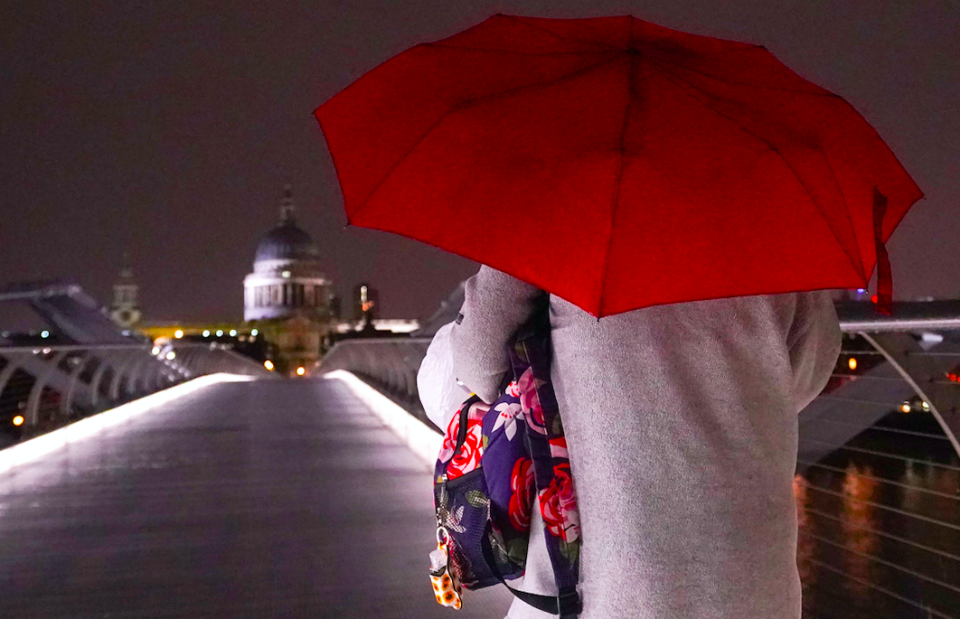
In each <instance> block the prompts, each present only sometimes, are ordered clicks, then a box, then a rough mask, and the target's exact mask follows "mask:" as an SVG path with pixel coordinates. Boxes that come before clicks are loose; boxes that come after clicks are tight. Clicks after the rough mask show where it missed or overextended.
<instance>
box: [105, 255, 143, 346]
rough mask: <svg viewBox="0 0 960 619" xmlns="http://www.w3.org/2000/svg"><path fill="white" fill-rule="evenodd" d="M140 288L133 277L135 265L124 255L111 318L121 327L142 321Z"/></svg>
mask: <svg viewBox="0 0 960 619" xmlns="http://www.w3.org/2000/svg"><path fill="white" fill-rule="evenodd" d="M139 289H140V287H139V286H138V285H137V282H136V280H135V279H134V278H133V267H131V266H130V264H129V260H128V258H127V257H126V256H124V261H123V267H122V268H121V269H120V275H119V276H118V277H117V280H116V282H114V284H113V303H112V304H111V305H110V318H112V319H113V322H115V323H117V324H118V325H120V326H121V327H124V328H130V327H132V326H134V325H136V324H137V323H138V322H140V316H141V311H140V303H139V301H138V299H137V294H138V292H139Z"/></svg>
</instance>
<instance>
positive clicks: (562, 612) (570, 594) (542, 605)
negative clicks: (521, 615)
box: [480, 536, 583, 619]
mask: <svg viewBox="0 0 960 619" xmlns="http://www.w3.org/2000/svg"><path fill="white" fill-rule="evenodd" d="M480 546H481V548H482V550H483V558H484V559H485V560H486V562H487V565H489V566H490V568H491V571H492V572H493V575H494V576H496V577H497V580H499V581H500V582H501V583H502V584H503V586H505V587H506V588H507V589H509V590H510V593H512V594H513V595H514V596H515V597H516V598H517V599H519V600H520V601H521V602H524V603H526V604H529V605H530V606H533V607H534V608H536V609H537V610H539V611H541V612H545V613H547V614H550V615H557V616H559V618H560V619H576V618H577V616H578V615H579V614H580V613H581V612H582V610H583V608H582V606H583V605H582V603H581V601H580V594H579V593H578V592H577V588H576V586H575V585H574V586H573V587H570V586H567V587H564V588H563V589H560V595H558V596H557V597H554V596H552V595H540V594H539V593H530V592H528V591H520V590H519V589H514V588H513V587H511V586H510V585H509V584H507V581H506V580H505V579H504V578H503V576H501V575H500V572H499V571H498V570H497V567H496V566H497V563H496V561H495V560H494V558H493V551H492V550H491V549H490V544H489V543H488V542H487V541H486V536H484V539H483V541H482V542H481V543H480Z"/></svg>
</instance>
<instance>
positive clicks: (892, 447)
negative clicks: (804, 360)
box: [320, 301, 960, 619]
mask: <svg viewBox="0 0 960 619" xmlns="http://www.w3.org/2000/svg"><path fill="white" fill-rule="evenodd" d="M895 311H896V315H895V316H893V317H884V316H878V315H876V313H875V311H874V309H873V306H872V305H870V304H862V303H860V304H856V303H848V304H843V303H839V304H838V305H837V313H838V316H839V317H840V325H841V329H842V330H843V332H844V339H843V345H842V350H841V354H840V357H839V359H838V360H837V365H836V368H835V370H834V372H833V376H832V378H831V380H830V382H829V383H828V385H827V387H826V388H825V389H824V391H823V392H822V393H821V394H820V396H819V397H818V398H817V399H816V400H814V402H813V403H811V404H810V406H808V407H807V408H806V409H804V410H803V411H802V412H801V413H800V417H799V426H800V427H799V430H800V439H799V452H798V461H797V477H796V480H795V495H796V499H797V504H798V516H799V522H800V527H799V542H798V563H799V566H800V572H801V575H802V577H803V582H804V606H805V607H808V608H807V610H808V611H810V613H811V616H832V615H833V614H836V613H839V616H844V613H843V610H842V607H843V606H847V607H848V610H849V612H850V616H853V615H854V614H855V613H856V612H858V610H859V609H862V608H868V607H869V606H868V605H869V604H880V605H881V606H882V608H883V609H884V611H883V612H881V613H880V614H879V615H878V617H894V616H896V617H909V616H916V617H923V618H925V619H926V618H928V617H938V618H956V617H960V611H958V609H960V442H958V437H960V302H957V301H943V302H929V303H900V304H897V306H896V308H895ZM429 344H430V338H419V339H417V338H409V339H357V340H346V341H342V342H339V343H337V344H336V345H335V346H334V347H333V348H332V349H331V350H330V351H329V352H328V353H327V355H326V356H325V357H324V358H323V360H322V361H321V363H320V371H321V372H328V371H332V370H340V369H343V370H348V371H351V372H353V373H355V374H357V375H358V376H359V377H361V378H363V379H364V380H366V381H367V382H369V383H370V384H372V385H373V386H374V387H376V388H378V389H379V390H380V391H382V392H383V393H384V394H386V395H388V396H390V397H391V398H392V399H393V400H394V401H396V402H397V403H398V404H400V405H401V406H403V407H404V408H405V409H406V410H407V411H409V412H410V413H411V414H413V415H414V416H416V417H418V418H420V419H423V418H424V414H423V410H422V407H421V405H420V402H419V397H418V394H417V383H416V375H417V371H418V370H419V367H420V363H421V361H422V360H423V357H424V356H425V354H426V350H427V347H428V346H429ZM426 423H427V424H428V425H430V424H429V422H426ZM431 427H432V426H431ZM878 599H879V600H882V602H877V601H876V600H878ZM873 608H880V606H875V607H873ZM857 616H859V615H857Z"/></svg>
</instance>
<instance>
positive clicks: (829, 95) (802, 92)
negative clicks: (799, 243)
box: [652, 46, 867, 279]
mask: <svg viewBox="0 0 960 619" xmlns="http://www.w3.org/2000/svg"><path fill="white" fill-rule="evenodd" d="M754 49H762V50H763V51H765V52H767V53H768V54H770V56H771V57H772V58H773V59H774V60H776V61H777V62H780V61H779V59H778V58H777V57H776V56H774V55H773V54H772V53H770V50H768V49H766V48H765V47H762V46H758V47H757V48H754ZM731 51H733V50H731ZM658 62H665V63H667V64H669V65H671V66H673V67H677V68H679V69H682V70H686V71H690V72H691V73H696V74H697V75H700V76H702V77H705V78H707V79H712V80H716V81H718V82H723V83H725V84H731V85H734V86H745V87H748V88H762V89H766V90H774V91H778V92H788V93H791V94H797V95H812V96H817V97H827V98H833V99H839V100H840V101H842V102H843V103H847V102H846V100H844V99H843V97H841V96H839V95H837V94H834V93H832V92H829V91H826V89H823V88H821V87H820V86H817V85H816V84H814V83H813V82H810V81H809V80H806V79H804V78H803V77H802V76H799V75H798V76H797V77H799V78H800V79H802V80H804V81H805V82H807V83H809V84H811V85H812V86H814V87H815V88H820V89H821V90H824V92H808V91H805V90H793V89H789V88H778V87H776V86H766V85H763V84H746V83H743V82H735V81H733V80H728V79H724V78H722V77H717V76H715V75H710V74H709V73H706V72H704V71H698V70H696V69H693V68H690V67H687V66H685V65H682V64H679V63H676V62H671V61H669V60H666V59H660V58H658V59H657V60H656V61H652V63H653V64H657V63H658ZM780 64H781V65H783V63H782V62H781V63H780ZM783 66H784V68H785V69H787V70H788V71H791V72H793V71H792V69H790V68H789V67H787V66H786V65H783ZM659 68H660V69H661V70H662V71H664V72H666V73H669V74H670V75H673V76H674V77H676V78H677V79H679V80H682V81H683V82H684V83H686V84H688V85H689V86H690V87H691V88H695V89H696V90H698V91H699V92H702V93H703V94H704V95H706V96H708V97H711V98H713V99H716V100H718V101H729V102H730V103H734V104H735V103H737V102H736V101H732V100H729V99H724V98H722V97H717V96H716V95H713V94H711V93H708V92H706V91H705V90H703V89H702V88H699V87H697V86H696V85H695V84H693V83H692V82H690V81H688V80H686V79H684V78H683V77H682V76H680V75H676V74H674V73H672V72H670V71H667V70H666V68H665V67H659ZM793 73H794V74H796V73H795V72H793ZM847 105H849V104H847ZM731 120H732V119H731ZM816 151H817V152H818V153H819V154H820V156H821V157H823V161H824V163H826V164H827V168H828V169H829V170H830V175H831V177H832V178H833V182H834V184H835V185H836V187H837V190H838V192H839V193H840V197H841V198H842V199H843V207H844V211H845V215H846V216H847V223H849V224H850V229H851V230H854V231H855V230H856V228H855V226H854V225H853V218H852V216H851V215H850V204H849V203H848V202H847V196H846V194H844V192H843V187H842V186H841V185H840V181H839V179H837V174H836V172H835V171H834V169H833V164H831V163H830V159H829V158H828V157H827V154H826V153H825V152H823V150H821V149H820V148H817V149H816ZM801 182H802V181H801ZM808 193H809V191H808ZM811 198H812V196H811ZM853 235H854V239H855V240H856V241H857V242H856V248H857V260H858V262H859V264H860V268H859V269H857V272H858V273H859V274H860V276H861V277H863V278H864V279H866V277H867V276H866V265H864V263H863V254H862V253H861V251H860V240H859V238H858V237H857V235H856V232H854V234H853ZM837 240H838V241H839V239H837Z"/></svg>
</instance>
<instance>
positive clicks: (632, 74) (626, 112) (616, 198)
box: [597, 19, 639, 321]
mask: <svg viewBox="0 0 960 619" xmlns="http://www.w3.org/2000/svg"><path fill="white" fill-rule="evenodd" d="M630 39H631V40H633V20H632V19H631V20H630ZM638 69H639V62H638V60H637V56H631V58H630V69H629V72H628V73H627V105H626V106H624V108H623V124H622V125H621V127H620V163H619V165H618V166H617V180H616V189H615V191H614V193H613V207H612V208H611V209H610V235H609V236H608V237H607V250H606V252H604V254H603V261H602V262H601V269H602V271H601V272H600V299H599V300H598V303H597V320H598V321H599V320H600V316H601V315H602V314H603V296H604V292H605V289H606V285H607V272H608V271H609V270H610V269H609V264H610V249H611V248H612V247H613V232H614V229H615V223H616V221H617V210H618V209H619V207H620V188H621V180H622V179H623V164H624V160H625V159H626V157H625V155H626V147H625V145H624V142H625V140H626V137H627V126H628V125H629V124H630V108H631V107H633V103H634V100H635V99H636V95H637V93H636V89H635V87H634V85H635V82H634V80H635V79H636V72H637V70H638Z"/></svg>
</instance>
